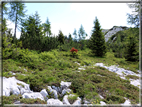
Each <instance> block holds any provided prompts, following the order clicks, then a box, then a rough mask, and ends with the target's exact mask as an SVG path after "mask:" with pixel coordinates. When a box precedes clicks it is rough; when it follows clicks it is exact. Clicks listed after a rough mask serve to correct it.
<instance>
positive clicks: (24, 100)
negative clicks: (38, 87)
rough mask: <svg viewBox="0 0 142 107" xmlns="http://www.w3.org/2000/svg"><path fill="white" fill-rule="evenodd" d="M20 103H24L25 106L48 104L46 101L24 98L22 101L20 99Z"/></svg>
mask: <svg viewBox="0 0 142 107" xmlns="http://www.w3.org/2000/svg"><path fill="white" fill-rule="evenodd" d="M20 103H24V104H47V102H46V101H43V100H41V99H39V98H37V99H26V98H22V99H20Z"/></svg>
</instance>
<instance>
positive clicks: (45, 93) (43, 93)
mask: <svg viewBox="0 0 142 107" xmlns="http://www.w3.org/2000/svg"><path fill="white" fill-rule="evenodd" d="M40 94H41V95H42V96H43V97H44V99H45V100H47V99H48V97H47V96H48V93H47V91H46V89H43V90H41V91H40Z"/></svg>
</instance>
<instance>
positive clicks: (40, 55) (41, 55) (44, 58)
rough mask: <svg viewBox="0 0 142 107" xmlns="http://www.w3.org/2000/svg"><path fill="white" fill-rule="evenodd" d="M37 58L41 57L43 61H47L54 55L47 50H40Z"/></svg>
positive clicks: (53, 57)
mask: <svg viewBox="0 0 142 107" xmlns="http://www.w3.org/2000/svg"><path fill="white" fill-rule="evenodd" d="M39 58H41V59H42V60H45V61H49V60H51V59H55V56H54V55H53V54H51V53H48V52H42V53H40V54H39Z"/></svg>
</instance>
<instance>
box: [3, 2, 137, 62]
mask: <svg viewBox="0 0 142 107" xmlns="http://www.w3.org/2000/svg"><path fill="white" fill-rule="evenodd" d="M6 5H7V4H6V3H3V4H2V6H3V14H4V16H8V18H9V20H11V21H13V22H15V32H14V36H13V35H12V33H11V29H8V28H7V25H6V18H5V17H4V18H3V24H2V34H3V39H2V49H3V58H5V59H7V58H12V57H13V56H14V54H13V49H17V48H23V49H27V48H28V49H30V50H36V51H37V52H39V53H40V52H43V51H51V50H52V49H59V50H60V51H69V50H70V49H71V48H72V47H75V48H76V49H78V50H84V49H85V48H89V49H91V50H92V51H91V53H92V54H93V55H94V56H99V57H104V56H105V54H106V52H107V51H111V52H114V54H115V57H118V58H123V57H125V58H126V60H128V61H138V48H139V47H138V35H139V34H138V33H139V30H138V28H130V29H128V30H125V31H120V32H118V33H116V34H115V35H113V36H112V37H111V38H110V39H109V41H108V42H107V43H106V42H105V38H104V34H103V33H102V29H101V26H100V23H99V20H98V19H97V17H96V19H95V21H94V27H93V30H92V35H91V38H90V39H89V40H85V38H86V37H87V36H88V35H87V34H86V33H85V30H84V28H83V26H82V25H81V27H80V29H79V30H78V33H77V30H76V29H74V32H73V33H72V34H70V33H69V35H68V37H67V36H66V35H64V34H63V32H62V31H61V30H59V33H58V35H53V34H52V32H51V23H50V22H49V19H48V18H47V20H46V22H45V23H41V20H40V16H39V14H38V12H35V14H34V15H29V16H27V17H25V16H26V14H25V6H24V3H9V5H10V8H9V9H8V8H7V7H6ZM17 8H18V9H17ZM12 9H15V11H10V10H12ZM10 12H11V14H9V13H10ZM14 14H17V15H16V16H15V15H14ZM11 15H14V16H15V18H13V17H11ZM16 28H20V29H21V35H20V39H17V38H16ZM72 35H74V38H73V37H72Z"/></svg>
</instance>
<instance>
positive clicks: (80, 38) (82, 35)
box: [78, 25, 86, 41]
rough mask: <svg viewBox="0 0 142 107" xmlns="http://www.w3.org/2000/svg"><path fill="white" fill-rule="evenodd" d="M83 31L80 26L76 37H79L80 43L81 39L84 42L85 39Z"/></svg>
mask: <svg viewBox="0 0 142 107" xmlns="http://www.w3.org/2000/svg"><path fill="white" fill-rule="evenodd" d="M85 34H86V33H85V30H84V28H83V26H82V25H81V26H80V29H79V31H78V35H79V40H80V41H81V40H82V39H83V40H84V39H85Z"/></svg>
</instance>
